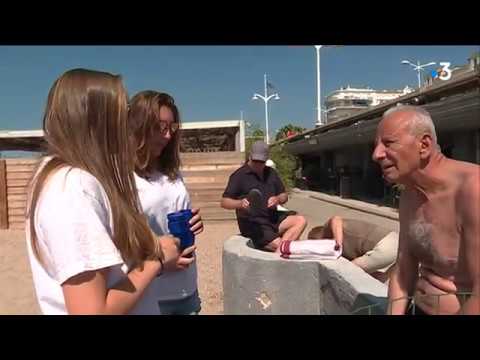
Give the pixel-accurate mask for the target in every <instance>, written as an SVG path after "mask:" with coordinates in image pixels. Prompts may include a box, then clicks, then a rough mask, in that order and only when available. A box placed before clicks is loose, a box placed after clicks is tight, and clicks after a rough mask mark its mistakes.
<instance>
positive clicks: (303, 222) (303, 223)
mask: <svg viewBox="0 0 480 360" xmlns="http://www.w3.org/2000/svg"><path fill="white" fill-rule="evenodd" d="M295 225H296V226H298V227H300V228H302V229H305V228H306V227H307V219H305V217H304V216H302V215H295Z"/></svg>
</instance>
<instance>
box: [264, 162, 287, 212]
mask: <svg viewBox="0 0 480 360" xmlns="http://www.w3.org/2000/svg"><path fill="white" fill-rule="evenodd" d="M270 171H273V174H274V176H275V184H274V185H275V192H276V193H277V194H278V195H275V196H272V197H270V198H269V199H268V200H267V207H269V208H273V207H276V206H277V205H283V204H285V203H286V202H287V201H288V194H287V192H286V190H285V185H283V182H282V179H280V176H278V174H277V172H276V171H275V170H273V169H271V170H270Z"/></svg>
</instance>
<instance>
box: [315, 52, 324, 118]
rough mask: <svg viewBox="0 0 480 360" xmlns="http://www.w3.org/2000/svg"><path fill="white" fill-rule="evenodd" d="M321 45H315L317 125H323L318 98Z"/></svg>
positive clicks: (319, 99) (319, 98)
mask: <svg viewBox="0 0 480 360" xmlns="http://www.w3.org/2000/svg"><path fill="white" fill-rule="evenodd" d="M321 48H322V45H315V49H316V50H317V125H319V126H320V125H323V123H322V108H321V97H320V49H321Z"/></svg>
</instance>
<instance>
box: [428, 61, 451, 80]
mask: <svg viewBox="0 0 480 360" xmlns="http://www.w3.org/2000/svg"><path fill="white" fill-rule="evenodd" d="M450 65H451V64H450V63H449V62H441V63H440V66H441V68H439V69H437V70H432V72H431V75H432V78H434V79H440V80H450V78H451V77H452V70H451V69H450Z"/></svg>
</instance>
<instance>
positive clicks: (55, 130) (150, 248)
mask: <svg viewBox="0 0 480 360" xmlns="http://www.w3.org/2000/svg"><path fill="white" fill-rule="evenodd" d="M127 116H128V115H127V93H126V91H125V88H124V87H123V84H122V80H121V77H120V76H118V75H112V74H109V73H106V72H99V71H92V70H86V69H74V70H70V71H67V72H66V73H64V74H63V75H62V76H60V78H58V79H57V80H56V81H55V83H54V84H53V86H52V88H51V89H50V92H49V94H48V99H47V105H46V109H45V114H44V118H43V130H44V133H45V140H46V142H47V154H48V155H50V156H52V159H51V160H50V161H49V162H48V163H47V164H46V165H45V166H43V167H42V168H41V169H40V170H39V171H38V173H37V176H35V178H34V179H33V180H32V183H31V184H30V189H29V205H30V206H29V209H28V212H27V217H28V218H29V220H30V234H31V241H32V249H33V251H34V254H35V256H36V257H37V259H39V261H40V262H41V263H42V264H43V265H44V266H45V262H44V261H43V259H42V254H41V253H40V249H39V246H38V239H37V236H36V233H35V222H34V219H35V217H34V215H35V208H36V205H37V201H38V198H39V196H40V193H41V190H42V188H43V186H44V185H45V182H46V180H47V177H48V176H49V175H50V174H52V173H53V172H54V171H55V170H58V169H59V168H61V167H64V166H71V167H73V168H79V169H82V170H85V171H87V172H89V173H90V174H91V175H93V176H94V177H95V178H96V179H97V180H98V181H99V182H100V184H101V185H102V187H103V189H104V190H105V192H106V194H107V197H108V200H109V202H110V208H111V211H112V218H113V239H112V240H113V242H114V244H115V246H116V247H117V248H118V250H119V251H120V253H121V255H122V257H123V259H124V261H125V262H128V263H129V264H131V265H132V266H138V265H140V266H141V265H142V263H143V261H144V260H146V259H148V258H152V257H155V256H160V257H163V254H162V252H161V249H160V248H159V246H158V245H157V244H158V242H156V241H155V240H154V237H153V234H152V232H151V230H150V229H149V227H148V225H147V222H146V218H145V217H144V215H143V213H142V211H141V209H140V202H139V199H138V193H137V190H136V187H135V181H134V178H133V172H134V157H133V156H132V154H133V152H134V151H133V148H132V145H131V143H130V141H129V136H128V132H127Z"/></svg>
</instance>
